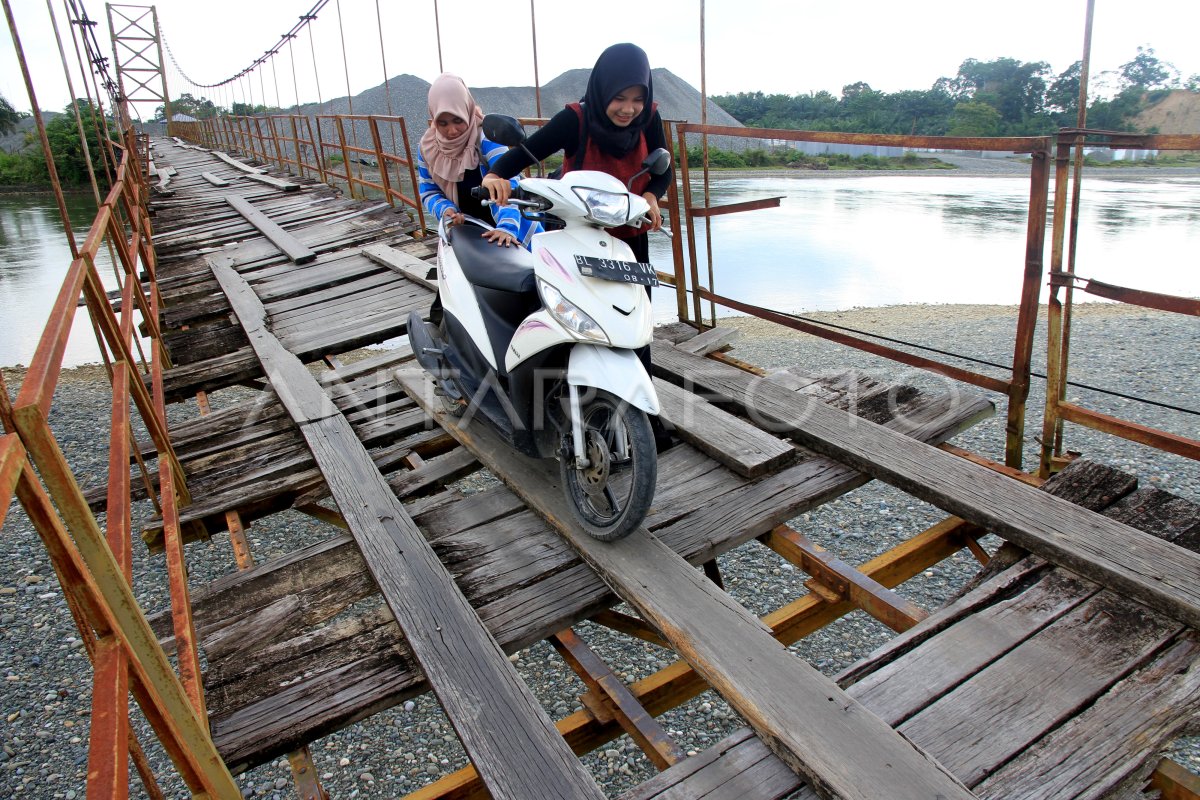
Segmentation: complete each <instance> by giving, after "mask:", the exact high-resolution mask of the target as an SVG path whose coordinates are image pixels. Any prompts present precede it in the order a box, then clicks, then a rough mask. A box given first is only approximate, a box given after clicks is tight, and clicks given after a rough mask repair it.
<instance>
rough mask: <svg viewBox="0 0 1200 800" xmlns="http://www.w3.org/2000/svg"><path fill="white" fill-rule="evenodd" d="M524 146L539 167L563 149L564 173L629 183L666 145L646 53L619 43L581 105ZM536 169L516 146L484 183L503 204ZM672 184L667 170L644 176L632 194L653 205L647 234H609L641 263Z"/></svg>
mask: <svg viewBox="0 0 1200 800" xmlns="http://www.w3.org/2000/svg"><path fill="white" fill-rule="evenodd" d="M525 147H526V148H527V149H528V150H529V152H531V153H533V155H534V157H535V158H536V160H537V161H542V160H544V159H545V158H547V157H548V156H551V155H553V154H554V153H557V152H558V151H560V150H561V151H563V156H564V157H563V172H571V171H574V170H580V169H588V170H598V171H600V172H607V173H608V174H609V175H612V176H614V177H616V178H618V179H619V180H620V181H621V182H622V183H626V182H627V181H628V180H629V178H630V177H631V176H632V175H633V174H634V173H636V172H638V171H639V170H640V169H641V168H642V161H643V160H644V159H645V158H646V155H647V154H649V153H650V152H652V151H654V150H655V149H657V148H659V147H667V142H666V138H665V136H664V135H663V124H662V118H661V117H659V115H658V111H657V109H656V107H655V104H654V81H653V78H652V77H651V75H650V61H649V59H647V58H646V53H645V51H644V50H642V48H640V47H638V46H637V45H634V44H614V45H613V46H612V47H609V48H608V49H607V50H605V51H604V52H603V53H601V54H600V58H598V59H597V60H596V66H595V67H593V68H592V74H591V76H590V77H589V78H588V85H587V91H586V92H585V93H584V95H583V99H582V100H580V101H579V102H578V103H570V104H568V105H567V106H566V107H565V108H564V109H563V110H562V111H559V112H558V113H557V114H555V115H554V116H553V117H552V118H551V119H550V121H549V122H547V123H546V125H545V126H544V127H542V128H541V129H540V130H538V131H537V132H536V133H534V134H533V135H532V136H530V137H529V139H528V141H526V142H525ZM533 163H534V162H533V161H532V160H531V159H530V158H529V156H528V155H526V154H525V152H524V151H523V150H521V149H520V148H513V149H511V150H509V151H508V152H507V153H505V154H504V155H503V156H502V157H501V158H500V159H499V160H498V161H496V162H495V163H494V164H493V165H492V167H491V172H490V173H489V174H488V176H487V177H485V178H484V179H483V185H484V186H485V187H487V189H488V192H489V193H490V194H491V197H492V199H493V200H495V201H496V202H500V203H503V202H505V201H507V200H508V196H509V191H510V187H509V183H508V178H512V177H514V176H515V175H517V174H518V173H519V172H520V171H521V170H523V169H525V168H526V167H528V166H530V165H531V164H533ZM673 179H674V176H673V173H672V171H671V170H668V171H667V172H666V173H664V174H662V175H650V174H649V173H646V174H643V175H640V176H638V177H637V178H636V179H635V180H634V182H633V185H632V187H631V190H632V191H633V192H634V193H635V194H640V195H642V197H644V198H646V202H648V203H649V204H650V209H651V211H650V214H651V220H650V221H651V225H650V227H649V228H648V229H640V230H639V229H637V228H632V227H630V226H628V225H622V226H621V227H619V228H611V229H609V230H610V232H611V233H612V234H613V235H614V236H616V237H617V238H618V239H621V240H623V241H625V242H626V243H627V244H628V245H629V246H630V248H631V249H632V250H633V255H634V258H635V259H637V260H638V261H649V260H650V245H649V241H648V237H647V233H648V231H651V230H658V229H659V228H661V227H662V213H661V212H660V211H659V208H658V198H660V197H662V195H663V194H664V193H665V192H666V190H667V187H668V186H670V184H671V181H672V180H673Z"/></svg>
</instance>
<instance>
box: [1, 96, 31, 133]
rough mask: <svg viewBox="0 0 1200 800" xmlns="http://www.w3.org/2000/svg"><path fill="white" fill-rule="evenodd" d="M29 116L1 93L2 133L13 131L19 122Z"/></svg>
mask: <svg viewBox="0 0 1200 800" xmlns="http://www.w3.org/2000/svg"><path fill="white" fill-rule="evenodd" d="M26 116H28V115H27V114H22V113H21V112H20V111H17V110H16V109H15V108H13V107H12V103H10V102H8V98H6V97H4V96H3V95H0V134H5V133H12V132H13V131H15V130H16V129H17V123H18V122H20V121H21V120H22V119H23V118H25V117H26Z"/></svg>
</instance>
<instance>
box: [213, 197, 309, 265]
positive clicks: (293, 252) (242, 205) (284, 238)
mask: <svg viewBox="0 0 1200 800" xmlns="http://www.w3.org/2000/svg"><path fill="white" fill-rule="evenodd" d="M225 202H226V203H228V204H229V205H230V206H232V207H233V208H234V210H236V211H237V212H238V213H239V214H241V215H242V216H243V217H245V218H246V221H247V222H249V223H250V224H251V225H253V226H254V227H255V228H257V229H258V231H259V233H261V234H262V235H263V236H265V237H267V238H268V239H270V240H271V242H272V243H273V244H274V245H275V246H276V247H278V248H279V249H280V250H282V251H283V252H284V253H285V254H286V255H287V257H288V258H289V259H291V260H292V261H294V262H295V263H297V264H307V263H308V262H309V261H313V260H315V259H316V257H317V254H316V253H315V252H313V251H312V250H310V249H309V248H308V246H307V245H305V244H302V243H301V242H300V240H299V239H297V238H296V237H295V236H293V235H292V234H290V233H288V232H287V231H285V230H284V229H283V228H281V227H279V226H278V225H277V224H275V222H274V221H272V220H271V218H270V217H268V216H267V215H266V214H264V213H263V212H261V211H259V210H258V209H257V208H255V207H254V206H252V205H250V203H248V202H247V201H245V200H243V199H242V198H240V197H238V196H237V195H232V194H227V195H225Z"/></svg>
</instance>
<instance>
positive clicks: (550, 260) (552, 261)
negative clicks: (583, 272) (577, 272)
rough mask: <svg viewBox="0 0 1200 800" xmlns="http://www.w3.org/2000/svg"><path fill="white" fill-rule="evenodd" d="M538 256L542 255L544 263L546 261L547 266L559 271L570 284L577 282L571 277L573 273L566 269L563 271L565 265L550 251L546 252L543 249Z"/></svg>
mask: <svg viewBox="0 0 1200 800" xmlns="http://www.w3.org/2000/svg"><path fill="white" fill-rule="evenodd" d="M538 254H539V255H541V257H542V261H545V262H546V264H548V265H549V266H551V267H554V268H555V269H556V270H558V272H559V274H560V275H562V276H563V277H564V278H566V279H567V281H568V282H570V283H574V282H575V279H574V278H573V277H572V276H571V273H569V272H567V271H566V270H565V269H563V265H562V264H560V263H558V259H557V258H555V257H554V256H553V255H551V253H550V251H549V250H546V249H545V248H543V249H541V250H539V251H538Z"/></svg>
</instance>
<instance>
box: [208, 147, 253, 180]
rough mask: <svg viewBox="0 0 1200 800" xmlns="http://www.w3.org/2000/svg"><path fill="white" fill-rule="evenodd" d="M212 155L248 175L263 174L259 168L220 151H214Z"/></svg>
mask: <svg viewBox="0 0 1200 800" xmlns="http://www.w3.org/2000/svg"><path fill="white" fill-rule="evenodd" d="M212 154H213V155H214V156H216V157H217V158H219V159H221V160H222V161H224V162H225V163H226V164H228V165H229V166H231V167H233V168H234V169H236V170H241V171H242V172H245V173H246V174H247V175H261V174H262V172H263V171H262V170H261V169H259V168H258V167H252V166H250V165H249V164H247V163H245V162H244V161H238V160H237V159H236V158H232V157H231V156H229V155H226V154H225V153H222V152H221V151H220V150H213V151H212Z"/></svg>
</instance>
